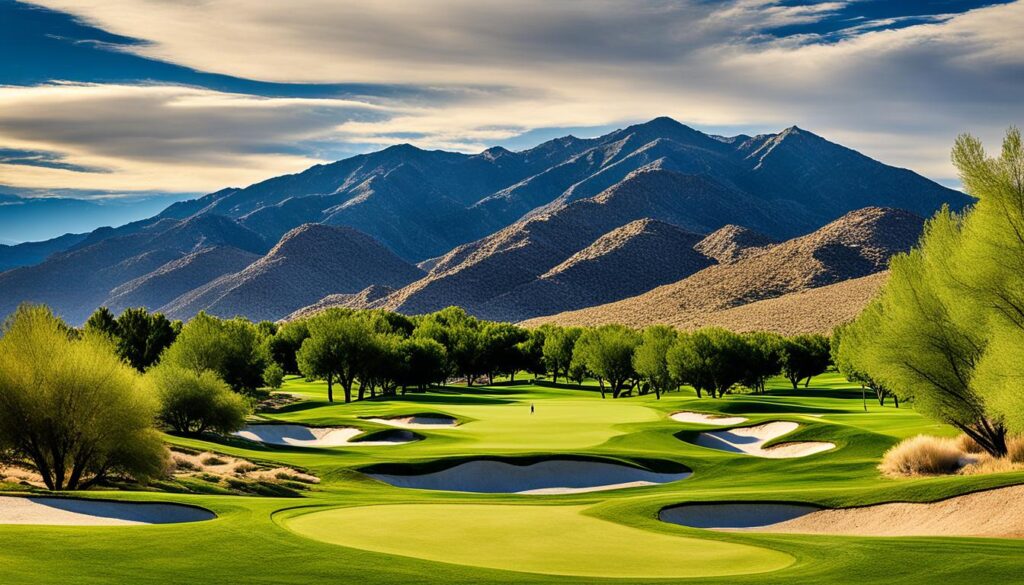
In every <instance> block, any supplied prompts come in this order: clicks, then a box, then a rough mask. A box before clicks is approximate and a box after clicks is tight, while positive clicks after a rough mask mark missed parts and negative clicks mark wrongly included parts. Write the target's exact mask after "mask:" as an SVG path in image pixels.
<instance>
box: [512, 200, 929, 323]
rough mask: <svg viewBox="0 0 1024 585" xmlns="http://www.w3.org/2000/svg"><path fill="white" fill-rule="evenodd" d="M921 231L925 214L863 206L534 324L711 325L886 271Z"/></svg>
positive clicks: (545, 318) (911, 244)
mask: <svg viewBox="0 0 1024 585" xmlns="http://www.w3.org/2000/svg"><path fill="white" fill-rule="evenodd" d="M923 226H924V220H923V219H922V218H921V217H920V216H917V215H915V214H912V213H910V212H907V211H902V210H895V209H886V208H878V207H870V208H865V209H861V210H858V211H854V212H851V213H849V214H847V215H845V216H843V217H842V218H840V219H838V220H836V221H834V222H832V223H830V224H828V225H826V226H824V227H823V228H821V229H819V230H817V231H815V232H813V233H811V234H808V235H806V236H801V237H798V238H794V239H792V240H789V241H786V242H783V243H781V244H777V245H774V246H770V247H767V248H764V249H762V251H760V252H758V253H754V254H751V255H749V256H747V257H745V258H742V259H740V260H737V261H735V262H732V263H727V264H716V265H714V266H710V267H708V268H705V269H704V270H701V271H700V272H697V273H696V274H693V275H692V276H689V277H687V278H684V279H682V280H680V281H679V282H676V283H673V284H668V285H665V286H661V287H658V288H655V289H653V290H651V291H649V292H646V293H644V294H641V295H638V296H635V297H632V298H629V299H625V300H622V301H618V302H615V303H610V304H605V305H600V306H596V307H590V308H587V309H582V310H579V311H571V312H566V313H560V314H557V315H552V316H547V317H542V318H539V319H533V320H530V321H529V322H528V323H529V324H530V325H537V324H541V323H546V322H555V323H562V324H586V325H594V324H601V323H623V324H626V325H631V326H635V327H642V326H646V325H650V324H653V323H665V324H669V325H676V326H688V327H693V326H698V325H702V324H704V323H705V322H709V315H718V314H720V312H721V311H725V310H728V309H733V308H734V307H739V306H742V305H747V304H749V303H754V302H756V301H762V300H765V299H772V298H776V297H782V296H783V295H787V294H790V293H795V292H799V291H806V290H808V289H815V288H817V287H822V286H827V285H830V284H835V283H838V282H842V281H845V280H850V279H855V278H860V277H864V276H868V275H871V274H874V273H877V272H881V271H883V270H885V268H886V267H887V264H888V260H889V258H890V257H892V256H893V255H894V254H896V253H898V252H902V251H906V250H908V249H910V247H912V246H913V245H914V244H915V243H916V242H917V239H918V237H919V236H920V234H921V231H922V229H923ZM793 306H795V305H793Z"/></svg>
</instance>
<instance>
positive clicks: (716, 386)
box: [666, 327, 746, 398]
mask: <svg viewBox="0 0 1024 585" xmlns="http://www.w3.org/2000/svg"><path fill="white" fill-rule="evenodd" d="M745 351H746V344H745V343H744V342H743V338H742V337H740V336H739V335H738V334H736V333H733V332H731V331H728V330H725V329H721V328H719V327H709V328H706V329H700V330H698V331H694V332H692V333H683V334H680V335H679V339H678V340H677V341H676V343H675V344H674V345H673V346H672V347H671V348H670V349H669V350H668V354H667V355H666V359H667V361H668V370H669V373H670V374H671V375H672V377H673V378H674V379H676V380H678V381H679V382H681V383H683V384H689V385H690V386H693V388H694V390H696V391H697V397H698V398H700V397H701V396H702V395H703V393H704V392H706V393H708V394H710V395H711V397H712V398H721V397H722V396H724V395H725V393H726V392H728V391H729V389H730V388H732V387H733V386H734V385H736V384H738V383H740V381H741V380H743V376H744V370H743V367H742V366H741V364H742V360H743V356H744V352H745Z"/></svg>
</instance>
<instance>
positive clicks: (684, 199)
mask: <svg viewBox="0 0 1024 585" xmlns="http://www.w3.org/2000/svg"><path fill="white" fill-rule="evenodd" d="M969 203H970V199H969V198H968V197H967V196H965V195H964V194H962V193H960V192H958V191H954V190H951V189H948V188H945V187H942V186H941V185H938V184H936V183H934V182H932V181H930V180H928V179H926V178H924V177H922V176H920V175H917V174H915V173H913V172H911V171H909V170H905V169H899V168H894V167H891V166H888V165H885V164H882V163H880V162H878V161H875V160H873V159H871V158H868V157H866V156H864V155H862V154H859V153H857V152H855V151H853V150H850V149H848V148H845V147H843V146H840V145H838V144H835V143H832V142H829V141H828V140H825V139H824V138H821V137H819V136H817V135H815V134H813V133H811V132H808V131H806V130H803V129H800V128H796V127H792V128H788V129H786V130H784V131H782V132H779V133H777V134H765V135H759V136H742V135H741V136H735V137H728V138H726V137H719V136H711V135H707V134H704V133H701V132H698V131H696V130H694V129H692V128H689V127H687V126H685V125H683V124H680V123H678V122H676V121H674V120H671V119H669V118H657V119H655V120H652V121H650V122H647V123H644V124H637V125H634V126H630V127H627V128H624V129H622V130H617V131H614V132H611V133H609V134H607V135H605V136H601V137H598V138H589V139H581V138H576V137H573V136H567V137H564V138H559V139H556V140H551V141H548V142H545V143H543V144H541V145H539V146H537V147H534V148H532V149H528V150H524V151H520V152H512V151H508V150H505V149H502V148H491V149H488V150H485V151H483V152H481V153H479V154H473V155H470V154H461V153H452V152H444V151H427V150H421V149H418V148H415V147H413V146H410V145H398V146H393V147H389V148H386V149H384V150H381V151H378V152H374V153H370V154H365V155H358V156H355V157H351V158H348V159H345V160H341V161H338V162H336V163H331V164H327V165H317V166H314V167H311V168H309V169H307V170H305V171H303V172H301V173H297V174H294V175H285V176H281V177H275V178H272V179H269V180H266V181H263V182H260V183H257V184H254V185H251V186H249V187H245V188H228V189H223V190H221V191H217V192H215V193H211V194H209V195H206V196H203V197H200V198H197V199H193V200H189V201H183V202H179V203H175V204H173V205H171V206H169V207H168V208H166V209H165V210H163V211H162V212H160V213H159V214H157V215H155V216H153V217H150V218H148V219H145V220H141V221H136V222H133V223H130V224H127V225H124V226H121V227H117V228H101V229H98V230H94V231H93V232H90V233H88V234H82V235H73V236H64V237H63V238H58V239H55V240H50V241H47V242H40V243H34V244H31V245H28V244H21V245H18V246H6V247H5V246H0V270H4V269H5V268H9V269H7V270H6V271H5V272H0V314H7V313H9V312H10V311H12V310H13V309H14V308H15V307H16V306H17V304H18V303H20V302H23V301H32V302H45V303H47V304H49V305H51V306H52V307H54V309H55V310H56V311H57V312H58V313H59V314H61V315H62V316H64V317H65V318H66V319H68V320H69V321H70V322H73V323H80V322H82V321H84V320H85V318H87V317H88V315H89V313H90V312H91V311H92V310H94V309H95V308H96V307H97V306H100V305H108V306H110V307H112V308H114V309H122V308H125V307H128V306H144V307H147V308H149V309H152V310H161V311H164V312H166V313H168V314H169V315H171V316H173V317H176V318H188V317H190V316H192V315H194V314H195V313H197V312H198V311H201V310H205V311H208V312H211V313H213V314H217V315H222V316H233V315H236V314H238V315H245V316H247V317H250V318H254V319H281V318H285V317H287V316H289V315H291V314H293V313H298V314H308V313H309V312H310V311H313V310H316V308H322V307H326V306H351V307H382V308H388V309H393V310H398V311H402V312H406V313H422V312H426V311H432V310H436V309H440V308H443V307H445V306H449V305H461V306H464V307H466V308H467V310H469V311H470V312H472V313H474V314H477V315H479V316H481V317H485V318H492V319H505V320H513V321H521V320H528V319H532V318H539V317H546V316H551V315H559V317H558V319H559V320H562V321H565V322H583V321H586V320H588V319H593V320H594V322H603V321H605V320H606V318H613V319H617V320H622V321H623V322H628V323H630V324H644V323H646V322H649V321H650V322H653V321H660V322H669V323H675V324H680V325H682V324H685V323H689V322H690V321H689V320H688V319H690V317H692V316H693V315H704V316H709V315H710V314H711V313H712V312H714V311H720V310H730V309H734V308H736V307H739V306H741V305H744V304H751V303H756V302H760V301H764V300H767V299H771V298H774V297H778V296H780V295H786V294H790V293H795V292H799V291H803V290H808V289H812V288H816V287H824V286H828V285H833V284H835V283H839V282H842V281H845V280H848V279H851V278H859V277H863V276H867V275H869V274H873V273H876V272H879V271H882V270H884V269H885V267H886V261H887V260H888V257H889V256H890V255H891V254H892V253H895V252H897V251H900V250H904V249H906V248H908V247H909V246H910V244H912V243H913V241H915V240H916V237H917V235H918V234H919V232H920V229H921V221H922V220H921V217H926V216H929V215H931V214H932V213H933V212H934V211H935V210H936V209H938V208H939V207H940V206H941V205H943V204H949V205H951V206H952V207H953V208H954V209H958V208H962V207H964V206H965V205H968V204H969ZM864 208H868V209H864ZM859 210H860V211H859ZM897 210H902V211H897ZM851 212H853V213H851ZM780 242H781V243H780ZM755 268H757V269H756V270H755ZM687 282H689V283H691V284H688V285H684V284H681V283H687ZM742 282H745V283H746V285H741V284H740V283H742ZM725 283H728V284H727V285H726V284H725ZM712 284H713V285H715V286H711V285H712ZM677 285H678V287H680V288H679V291H681V292H678V293H672V294H669V293H666V292H664V291H665V289H672V287H676V286H677ZM723 287H724V288H723ZM862 288H863V287H862ZM710 289H713V290H715V291H718V292H715V293H714V294H711V293H707V290H710ZM672 290H676V289H672ZM858 290H862V289H858ZM658 291H661V292H658ZM751 291H753V292H751ZM758 291H759V292H758ZM697 292H700V293H701V294H699V295H698V294H696V293H697ZM705 293H707V294H705ZM652 295H653V296H652ZM659 295H662V296H659ZM709 295H710V296H709ZM716 295H717V296H716ZM691 296H692V297H693V299H694V300H693V301H686V302H682V304H680V303H679V302H677V301H679V299H680V298H683V297H687V298H688V297H691ZM644 299H655V300H654V301H652V302H654V303H655V304H657V303H660V306H659V308H658V309H657V310H654V309H650V308H649V307H648V301H646V300H644ZM622 303H633V304H626V305H620V304H622ZM672 303H675V305H673V304H672ZM688 303H689V304H688ZM693 303H697V304H698V305H699V304H701V303H704V304H706V306H705V307H703V308H699V310H698V309H694V308H693V307H692V306H691V305H692V304H693ZM684 305H685V306H684ZM621 307H627V308H621ZM673 307H675V308H673ZM765 314H770V312H769V313H765ZM606 316H608V317H606Z"/></svg>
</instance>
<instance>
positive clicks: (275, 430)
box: [235, 425, 416, 447]
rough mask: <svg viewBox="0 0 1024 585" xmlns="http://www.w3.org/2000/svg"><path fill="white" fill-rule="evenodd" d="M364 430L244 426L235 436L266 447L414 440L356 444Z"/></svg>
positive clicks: (405, 437)
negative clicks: (356, 438)
mask: <svg viewBox="0 0 1024 585" xmlns="http://www.w3.org/2000/svg"><path fill="white" fill-rule="evenodd" d="M363 432H364V431H362V430H361V429H357V428H353V427H333V428H327V427H324V428H319V427H306V426H302V425H247V426H246V427H245V428H244V429H242V430H240V431H238V432H236V433H235V436H237V437H241V438H243V439H248V440H250V441H255V442H257V443H264V444H267V445H284V446H288V447H375V446H376V447H380V446H386V445H401V444H403V443H411V442H412V441H414V440H416V437H415V436H413V435H412V434H411V433H410V434H408V435H394V436H393V437H389V438H388V439H387V440H381V441H358V440H353V439H355V437H357V436H359V435H361V434H363Z"/></svg>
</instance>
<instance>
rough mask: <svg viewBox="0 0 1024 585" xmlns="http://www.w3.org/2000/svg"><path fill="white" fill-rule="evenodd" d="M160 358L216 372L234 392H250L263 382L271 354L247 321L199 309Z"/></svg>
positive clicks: (192, 368) (188, 366)
mask: <svg viewBox="0 0 1024 585" xmlns="http://www.w3.org/2000/svg"><path fill="white" fill-rule="evenodd" d="M163 359H164V360H165V361H169V362H171V363H172V364H175V365H178V366H181V367H184V368H188V369H190V370H192V371H193V372H195V373H197V374H200V373H202V372H204V371H206V370H210V371H212V372H215V373H216V374H217V375H218V376H219V377H220V378H221V379H222V380H224V381H225V382H227V383H228V385H229V386H231V389H232V390H234V391H235V392H241V393H243V394H250V395H252V394H255V393H256V389H257V388H259V387H261V386H262V385H263V371H264V370H266V368H267V365H268V364H269V362H270V355H269V353H268V351H267V347H266V343H265V340H264V338H263V336H262V335H261V334H260V331H259V329H257V327H256V326H255V325H253V324H252V323H250V322H249V321H247V320H245V319H242V318H240V317H236V318H234V319H226V320H222V319H218V318H217V317H213V316H211V315H207V314H206V313H203V312H200V313H199V314H198V315H196V316H195V317H193V318H192V320H191V321H189V322H188V324H187V325H185V326H184V327H183V328H182V330H181V333H180V334H179V335H178V338H177V339H176V340H175V341H174V343H173V344H171V346H170V347H169V348H167V352H166V353H165V355H164V357H163Z"/></svg>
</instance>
